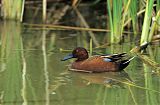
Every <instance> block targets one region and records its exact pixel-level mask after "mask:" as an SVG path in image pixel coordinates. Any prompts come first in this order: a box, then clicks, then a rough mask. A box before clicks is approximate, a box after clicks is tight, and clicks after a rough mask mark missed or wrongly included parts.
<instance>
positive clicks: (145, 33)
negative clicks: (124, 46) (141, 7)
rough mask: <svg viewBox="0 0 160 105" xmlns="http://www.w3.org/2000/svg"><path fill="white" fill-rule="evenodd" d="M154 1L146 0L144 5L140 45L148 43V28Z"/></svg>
mask: <svg viewBox="0 0 160 105" xmlns="http://www.w3.org/2000/svg"><path fill="white" fill-rule="evenodd" d="M153 4H154V0H148V1H147V3H146V9H145V16H144V21H143V28H142V34H141V44H142V43H144V42H146V41H148V38H149V28H150V23H151V18H152V10H153Z"/></svg>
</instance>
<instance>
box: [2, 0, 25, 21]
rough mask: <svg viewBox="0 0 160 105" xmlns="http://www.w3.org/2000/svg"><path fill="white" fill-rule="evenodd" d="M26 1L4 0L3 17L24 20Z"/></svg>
mask: <svg viewBox="0 0 160 105" xmlns="http://www.w3.org/2000/svg"><path fill="white" fill-rule="evenodd" d="M24 2H25V0H2V11H1V15H2V17H3V18H4V19H13V20H19V21H22V17H23V11H24Z"/></svg>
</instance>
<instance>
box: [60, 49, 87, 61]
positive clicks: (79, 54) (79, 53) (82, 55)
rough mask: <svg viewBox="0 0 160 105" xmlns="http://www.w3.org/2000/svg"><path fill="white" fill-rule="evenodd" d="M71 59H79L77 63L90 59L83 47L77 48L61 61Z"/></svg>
mask: <svg viewBox="0 0 160 105" xmlns="http://www.w3.org/2000/svg"><path fill="white" fill-rule="evenodd" d="M71 58H77V60H76V61H83V60H85V59H87V58H88V52H87V50H86V49H85V48H83V47H77V48H75V49H74V50H73V52H72V53H71V54H69V55H67V56H66V57H64V58H63V59H62V60H61V61H66V60H68V59H71Z"/></svg>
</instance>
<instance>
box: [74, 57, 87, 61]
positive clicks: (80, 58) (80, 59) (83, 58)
mask: <svg viewBox="0 0 160 105" xmlns="http://www.w3.org/2000/svg"><path fill="white" fill-rule="evenodd" d="M86 59H88V56H85V57H78V58H77V60H76V62H79V61H84V60H86Z"/></svg>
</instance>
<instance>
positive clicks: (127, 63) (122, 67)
mask: <svg viewBox="0 0 160 105" xmlns="http://www.w3.org/2000/svg"><path fill="white" fill-rule="evenodd" d="M135 57H136V56H134V57H132V58H130V59H128V60H122V61H121V62H120V64H119V69H120V70H123V69H124V68H126V67H127V66H128V65H129V63H130V61H131V60H132V59H134V58H135Z"/></svg>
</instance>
